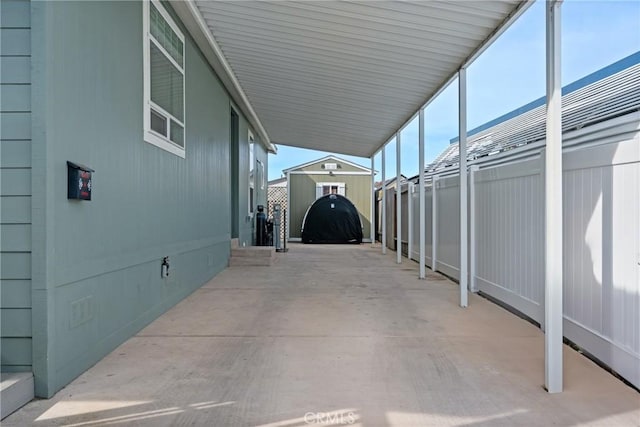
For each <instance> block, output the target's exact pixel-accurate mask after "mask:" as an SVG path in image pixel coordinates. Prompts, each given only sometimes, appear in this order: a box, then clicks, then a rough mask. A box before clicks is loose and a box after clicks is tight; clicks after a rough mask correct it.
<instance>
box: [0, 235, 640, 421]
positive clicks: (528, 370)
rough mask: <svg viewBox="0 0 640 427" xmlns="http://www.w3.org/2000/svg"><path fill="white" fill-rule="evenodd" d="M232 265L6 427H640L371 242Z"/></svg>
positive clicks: (533, 344)
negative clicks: (551, 373) (551, 372)
mask: <svg viewBox="0 0 640 427" xmlns="http://www.w3.org/2000/svg"><path fill="white" fill-rule="evenodd" d="M277 256H278V257H279V262H278V263H276V264H275V265H273V266H271V267H232V268H229V269H227V270H225V271H224V272H222V273H221V274H220V275H218V276H217V277H216V278H214V279H213V280H211V281H210V282H209V283H207V284H205V285H204V286H203V287H202V288H200V289H199V290H197V291H196V292H194V293H193V294H192V295H191V296H190V297H188V298H187V299H185V300H184V301H183V302H181V303H180V304H178V305H177V306H176V307H174V308H172V309H171V310H169V311H168V312H167V313H165V314H164V315H163V316H162V317H160V318H159V319H157V320H156V321H155V322H153V323H152V324H150V325H149V326H148V327H146V328H145V329H143V330H142V331H140V333H139V334H137V335H136V336H135V337H133V338H131V339H130V340H128V341H127V342H125V343H124V344H122V345H121V346H120V347H119V348H117V349H116V350H115V351H114V352H112V353H111V354H110V355H109V356H107V357H105V358H104V359H103V360H102V361H101V362H99V363H98V364H97V365H95V366H94V367H93V368H91V369H90V370H88V371H87V372H85V373H84V374H83V375H82V376H80V377H79V378H77V379H76V380H75V381H74V382H73V383H72V384H70V385H69V386H67V387H66V388H65V389H63V390H62V391H60V392H59V393H58V394H57V395H56V396H54V398H52V399H50V400H37V401H33V402H31V403H30V404H28V405H27V406H25V407H24V408H22V409H21V410H19V411H18V412H16V413H14V414H13V415H11V416H10V417H8V418H7V419H5V420H3V422H2V425H3V426H25V425H36V426H50V425H51V426H52V425H67V426H95V425H143V426H147V425H148V426H174V425H196V426H200V425H203V426H263V427H266V426H270V427H297V426H306V425H325V426H327V425H354V426H389V427H391V426H514V425H515V426H548V425H560V426H579V425H580V426H581V425H602V426H638V425H640V394H639V393H637V392H636V391H635V390H633V389H632V388H630V387H628V386H626V385H625V384H623V383H622V382H620V381H619V380H617V379H616V378H614V377H613V376H612V375H610V374H609V373H607V372H605V371H604V370H602V369H601V368H599V367H598V366H596V365H595V364H594V363H593V362H591V361H590V360H588V359H586V358H585V357H584V356H582V355H580V354H579V353H577V352H575V351H573V350H571V349H570V348H568V347H565V349H564V359H565V367H566V371H565V385H566V388H565V392H564V393H562V394H556V395H549V394H547V393H546V392H545V391H544V390H543V389H542V383H543V378H544V360H543V356H544V339H543V335H542V333H541V331H540V330H539V329H538V328H536V327H535V326H533V325H531V324H530V323H528V322H526V321H525V320H522V319H520V318H518V317H517V316H515V315H513V314H511V313H509V312H507V311H506V310H504V309H503V308H501V307H499V306H497V305H495V304H493V303H491V302H489V301H487V300H485V299H483V298H481V297H478V296H476V295H471V299H470V306H469V307H468V308H466V309H461V308H459V307H458V306H457V299H458V288H457V285H456V284H454V283H452V282H451V281H449V280H447V279H446V278H444V277H442V276H440V275H438V274H433V273H429V274H428V277H427V280H418V279H417V267H418V266H417V264H415V263H414V262H412V261H406V260H405V261H404V263H403V264H401V265H398V264H396V263H395V254H393V253H390V254H388V255H386V256H384V255H381V254H380V250H379V249H372V248H371V245H369V244H366V245H364V244H363V245H360V246H349V245H346V246H332V245H327V246H306V245H305V246H303V245H292V247H291V249H290V251H289V252H288V253H285V254H278V255H277Z"/></svg>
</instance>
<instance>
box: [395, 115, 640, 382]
mask: <svg viewBox="0 0 640 427" xmlns="http://www.w3.org/2000/svg"><path fill="white" fill-rule="evenodd" d="M531 145H532V147H527V148H524V149H522V150H520V151H519V150H511V151H509V152H506V153H502V154H501V155H496V156H490V157H485V158H482V159H480V161H475V162H471V165H472V167H471V173H470V174H469V181H470V182H469V189H470V194H471V197H470V199H471V200H470V203H469V217H470V218H472V221H473V222H475V226H474V227H473V228H472V232H471V233H470V247H472V249H471V252H473V251H475V256H472V258H471V260H470V274H471V277H470V278H469V279H470V280H469V283H470V287H471V288H472V290H479V291H482V292H484V293H486V294H488V295H490V296H492V297H494V298H496V299H498V300H500V301H502V302H504V303H506V304H508V305H510V306H512V307H514V308H515V309H517V310H519V311H521V312H522V313H524V314H526V315H527V316H529V317H530V318H532V319H534V320H535V321H537V322H538V323H540V324H541V325H542V327H543V328H544V324H543V322H544V299H543V295H544V252H543V247H544V193H543V191H544V152H543V146H544V143H536V144H535V145H534V144H531ZM564 146H565V149H564V156H563V167H564V199H563V208H564V318H565V322H564V334H565V336H566V337H567V338H569V339H570V340H572V341H573V342H575V343H576V344H578V345H579V346H581V347H582V348H584V349H585V350H586V351H587V352H589V353H591V354H593V355H594V356H596V357H597V358H598V359H600V360H602V361H603V362H604V363H606V364H607V365H609V366H610V367H611V368H612V369H614V370H615V371H617V372H618V373H619V374H620V375H622V376H623V377H624V378H625V379H627V380H628V381H630V382H631V383H632V384H634V385H635V386H637V387H640V112H635V113H632V114H628V115H626V116H623V117H618V118H615V119H612V120H608V121H607V122H604V123H600V124H597V125H593V126H589V127H588V128H584V129H580V130H577V131H573V132H569V133H566V134H565V135H564ZM432 182H435V185H432ZM426 190H427V192H426V193H427V194H426V196H427V203H426V205H427V209H426V218H425V220H426V227H425V228H426V242H427V249H426V255H427V259H426V264H427V265H429V266H431V265H432V260H433V259H432V257H433V256H435V258H436V270H438V271H441V272H443V273H445V274H447V275H449V276H451V277H454V278H456V279H458V278H459V265H460V254H459V235H460V233H459V180H458V177H457V176H451V172H449V176H446V177H435V178H434V177H430V179H429V183H428V185H427V187H426ZM404 191H405V192H404V194H403V199H407V195H408V192H407V191H406V189H405V190H404ZM434 191H435V207H434V197H433V192H434ZM390 193H391V192H390ZM389 195H390V196H391V197H390V198H389V199H388V200H390V201H391V203H389V204H390V205H392V204H393V193H391V194H389ZM410 196H411V198H412V200H411V203H410V205H411V209H412V215H411V216H412V248H410V254H411V258H413V259H415V260H417V259H418V242H419V237H418V232H419V226H418V220H419V206H418V188H417V186H416V187H415V188H414V191H413V192H412V194H410ZM407 205H408V203H405V202H403V210H407ZM394 214H395V211H392V210H391V208H390V207H389V209H388V212H387V218H388V224H387V230H388V231H389V237H390V238H389V239H388V243H389V246H390V247H393V235H394V233H393V219H391V218H392V217H393V216H392V215H394ZM434 215H435V227H433V218H434ZM406 221H407V215H406V214H403V229H407V228H408V225H407V222H406ZM434 232H435V233H434ZM434 234H435V248H436V250H435V251H434V250H433V246H432V245H433V242H434V238H433V237H434ZM404 236H406V235H405V234H404V232H403V237H404ZM403 240H405V238H403ZM434 252H435V253H434Z"/></svg>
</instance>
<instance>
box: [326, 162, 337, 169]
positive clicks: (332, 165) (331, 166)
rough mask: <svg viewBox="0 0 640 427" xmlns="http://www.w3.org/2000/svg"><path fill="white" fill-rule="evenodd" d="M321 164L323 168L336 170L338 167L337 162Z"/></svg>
mask: <svg viewBox="0 0 640 427" xmlns="http://www.w3.org/2000/svg"><path fill="white" fill-rule="evenodd" d="M323 166H324V169H325V170H336V169H338V164H337V163H325V164H324V165H323Z"/></svg>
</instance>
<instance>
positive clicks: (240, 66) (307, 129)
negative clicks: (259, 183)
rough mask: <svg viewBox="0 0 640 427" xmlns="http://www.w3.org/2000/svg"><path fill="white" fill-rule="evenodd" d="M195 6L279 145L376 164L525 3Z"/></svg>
mask: <svg viewBox="0 0 640 427" xmlns="http://www.w3.org/2000/svg"><path fill="white" fill-rule="evenodd" d="M196 5H197V7H198V10H199V11H200V14H201V15H202V18H203V19H204V21H205V22H206V24H207V26H208V27H209V30H210V31H211V34H212V35H213V37H214V38H215V40H216V42H217V43H218V45H219V47H220V49H221V50H222V52H223V54H224V57H225V58H226V60H227V61H228V63H229V65H230V67H231V69H232V70H233V72H234V74H235V76H236V78H237V80H238V82H239V83H240V86H241V87H242V89H243V91H244V93H245V94H246V96H247V98H248V99H249V101H250V103H251V105H252V106H253V109H254V110H255V112H256V113H257V116H258V117H259V119H260V121H261V122H262V124H263V126H264V128H265V129H266V131H267V133H268V134H269V137H270V139H271V142H273V143H276V144H283V145H291V146H297V147H304V148H311V149H317V150H325V151H331V152H336V153H342V154H351V155H355V156H362V157H369V156H371V155H372V154H374V153H375V152H376V151H377V150H378V149H379V148H380V146H381V145H382V144H384V143H385V142H387V141H388V140H389V139H390V138H391V137H392V136H393V134H394V133H395V132H396V131H397V130H398V129H399V128H400V127H401V126H402V125H403V124H405V122H406V121H407V120H408V119H410V118H411V117H412V116H413V115H414V114H415V113H416V111H418V109H419V108H420V107H422V106H423V105H424V104H425V103H426V102H427V101H428V100H429V99H430V98H431V97H432V96H434V95H435V94H436V93H437V92H438V91H439V90H440V89H441V88H442V87H443V86H444V85H445V84H446V83H447V82H448V81H450V79H451V78H452V76H453V75H454V74H455V72H456V70H458V69H459V68H460V66H461V65H463V64H466V63H467V62H468V61H469V59H471V58H473V57H474V56H475V55H477V53H478V52H479V51H481V50H482V49H483V46H485V45H487V43H488V41H490V40H492V39H493V38H494V37H495V35H496V34H498V33H499V32H500V31H501V29H503V28H504V27H505V26H506V25H507V24H509V23H510V22H511V21H512V20H513V17H515V16H517V15H518V14H519V13H520V12H521V11H522V10H524V7H526V5H527V2H523V1H520V0H504V1H461V0H459V1H425V0H423V1H403V2H400V1H367V2H338V1H297V2H287V1H211V0H196Z"/></svg>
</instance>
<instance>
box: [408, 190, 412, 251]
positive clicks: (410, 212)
mask: <svg viewBox="0 0 640 427" xmlns="http://www.w3.org/2000/svg"><path fill="white" fill-rule="evenodd" d="M412 248H413V182H411V181H409V182H408V183H407V259H411V251H412Z"/></svg>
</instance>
